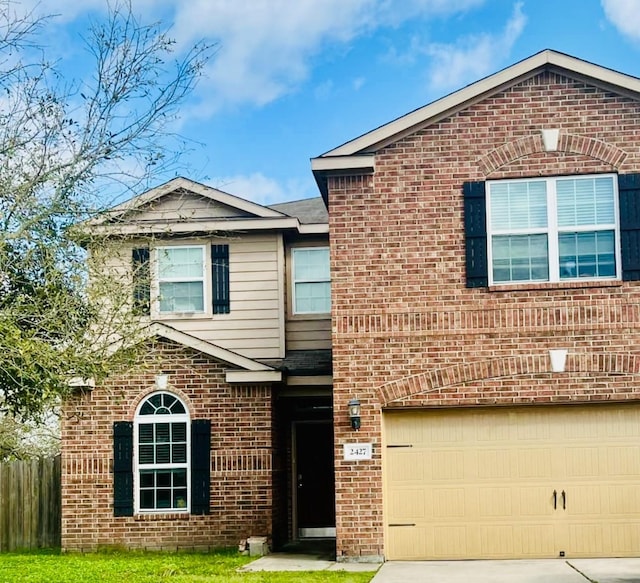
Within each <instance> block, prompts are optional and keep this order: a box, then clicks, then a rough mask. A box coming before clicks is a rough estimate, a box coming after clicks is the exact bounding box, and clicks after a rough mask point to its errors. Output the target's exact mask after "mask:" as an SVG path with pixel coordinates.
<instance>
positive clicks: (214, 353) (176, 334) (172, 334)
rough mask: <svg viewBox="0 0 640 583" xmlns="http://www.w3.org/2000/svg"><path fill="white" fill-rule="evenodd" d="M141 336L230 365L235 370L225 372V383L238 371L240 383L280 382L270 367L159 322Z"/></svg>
mask: <svg viewBox="0 0 640 583" xmlns="http://www.w3.org/2000/svg"><path fill="white" fill-rule="evenodd" d="M143 336H144V337H146V338H151V337H154V336H157V337H162V338H166V339H167V340H172V341H173V342H176V343H177V344H181V345H182V346H186V347H188V348H192V349H193V350H197V351H198V352H202V353H204V354H208V355H209V356H211V357H213V358H215V359H216V360H220V361H222V362H225V363H227V364H229V365H231V366H232V367H234V369H235V370H234V369H230V370H227V371H226V373H227V374H226V377H227V382H233V381H234V377H233V375H234V373H238V372H240V371H241V372H243V373H244V376H243V377H242V380H241V382H266V381H269V382H275V381H280V380H282V373H281V372H280V371H278V370H276V369H274V368H273V367H271V366H268V365H266V364H263V363H261V362H258V361H256V360H252V359H251V358H247V357H246V356H242V355H241V354H238V353H237V352H233V351H231V350H228V349H227V348H222V347H221V346H218V345H217V344H213V343H211V342H207V341H206V340H201V339H200V338H196V337H195V336H192V335H191V334H187V333H186V332H182V331H180V330H177V329H176V328H173V327H172V326H168V325H167V324H163V323H161V322H153V323H151V324H150V325H149V326H148V327H147V328H146V329H145V330H144V333H143ZM238 369H240V370H238Z"/></svg>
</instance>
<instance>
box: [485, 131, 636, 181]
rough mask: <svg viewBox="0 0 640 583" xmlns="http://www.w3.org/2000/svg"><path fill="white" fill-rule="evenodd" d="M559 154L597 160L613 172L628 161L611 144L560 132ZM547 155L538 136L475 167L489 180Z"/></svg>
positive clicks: (489, 156)
mask: <svg viewBox="0 0 640 583" xmlns="http://www.w3.org/2000/svg"><path fill="white" fill-rule="evenodd" d="M553 151H554V152H559V153H561V154H574V155H575V154H577V155H581V156H586V157H588V158H593V159H596V160H600V161H601V162H604V163H605V164H608V165H610V166H611V167H612V168H614V169H617V168H619V167H620V166H621V165H622V163H623V162H624V160H625V158H626V157H627V153H626V152H625V151H624V150H622V149H620V148H618V147H617V146H615V145H613V144H609V143H607V142H603V141H602V140H597V139H595V138H590V137H588V136H580V135H576V134H568V133H565V132H563V131H560V134H559V139H558V145H557V149H555V150H553ZM544 152H546V150H545V148H544V144H543V141H542V135H541V134H539V133H536V134H532V135H530V136H526V137H524V138H520V139H518V140H513V141H511V142H508V143H506V144H503V145H502V146H499V147H498V148H495V149H494V150H491V151H490V152H489V153H488V154H486V155H485V156H483V157H482V158H480V159H479V160H478V167H479V168H480V171H481V172H482V173H483V174H484V175H485V176H487V177H488V176H490V175H491V174H492V173H494V172H496V171H498V170H499V169H501V168H503V167H504V166H507V165H508V164H511V163H512V162H515V161H516V160H519V159H521V158H524V157H526V156H531V155H532V154H541V153H544Z"/></svg>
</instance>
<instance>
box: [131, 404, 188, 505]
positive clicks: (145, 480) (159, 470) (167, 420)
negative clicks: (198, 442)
mask: <svg viewBox="0 0 640 583" xmlns="http://www.w3.org/2000/svg"><path fill="white" fill-rule="evenodd" d="M190 437H191V431H190V419H189V413H188V410H187V407H186V406H185V404H184V403H183V402H182V401H181V400H180V399H179V398H178V397H177V396H176V395H173V394H172V393H168V392H158V393H153V394H152V395H149V396H148V397H147V398H146V399H145V400H144V401H142V403H140V406H139V407H138V412H137V413H136V416H135V420H134V493H135V508H136V511H138V512H189V508H190V496H189V490H190V481H191V480H190V471H189V470H190V467H189V466H190V464H189V460H190V449H191V439H190Z"/></svg>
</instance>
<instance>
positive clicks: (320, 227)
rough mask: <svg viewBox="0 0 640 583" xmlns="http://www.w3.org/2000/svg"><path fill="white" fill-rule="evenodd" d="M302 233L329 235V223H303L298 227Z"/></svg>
mask: <svg viewBox="0 0 640 583" xmlns="http://www.w3.org/2000/svg"><path fill="white" fill-rule="evenodd" d="M298 232H299V233H300V234H301V235H327V234H329V224H328V223H309V224H302V225H300V228H299V229H298Z"/></svg>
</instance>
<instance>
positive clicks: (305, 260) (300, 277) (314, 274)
mask: <svg viewBox="0 0 640 583" xmlns="http://www.w3.org/2000/svg"><path fill="white" fill-rule="evenodd" d="M293 265H294V274H293V278H294V280H295V281H309V280H311V281H319V280H328V279H329V249H328V248H326V247H318V248H317V249H294V250H293Z"/></svg>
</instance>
